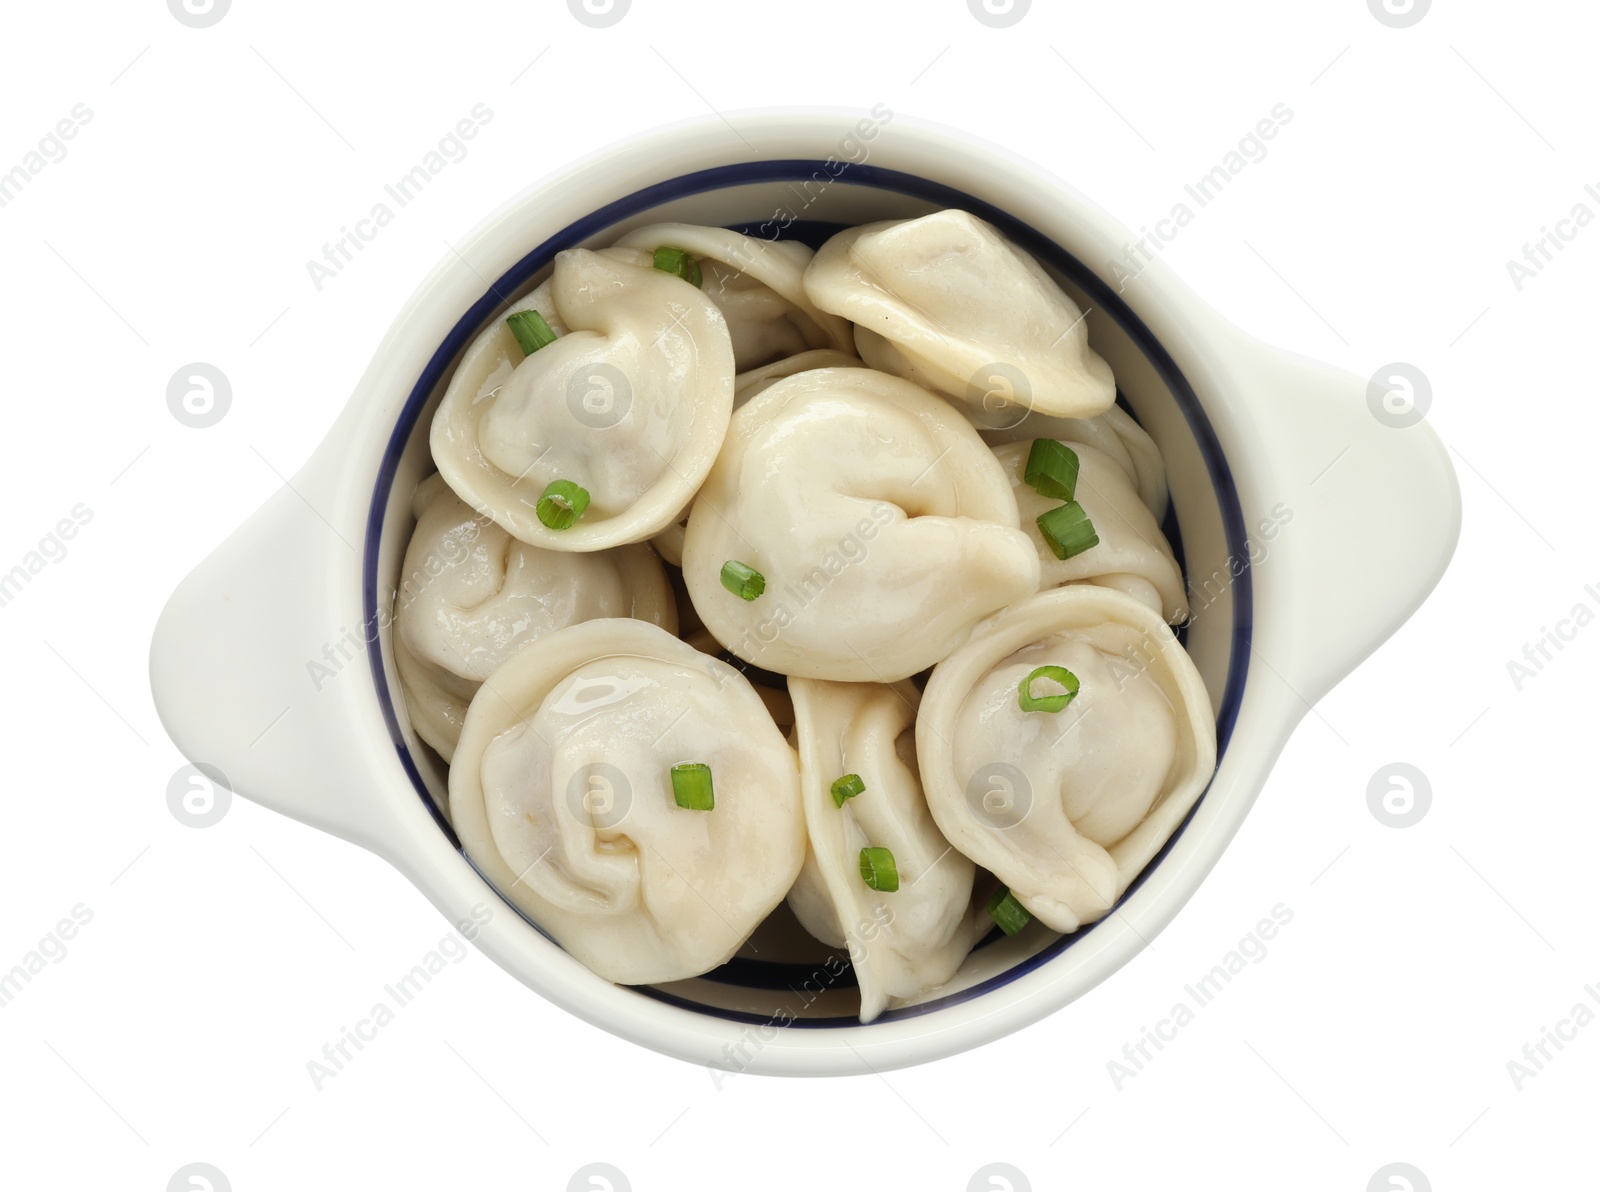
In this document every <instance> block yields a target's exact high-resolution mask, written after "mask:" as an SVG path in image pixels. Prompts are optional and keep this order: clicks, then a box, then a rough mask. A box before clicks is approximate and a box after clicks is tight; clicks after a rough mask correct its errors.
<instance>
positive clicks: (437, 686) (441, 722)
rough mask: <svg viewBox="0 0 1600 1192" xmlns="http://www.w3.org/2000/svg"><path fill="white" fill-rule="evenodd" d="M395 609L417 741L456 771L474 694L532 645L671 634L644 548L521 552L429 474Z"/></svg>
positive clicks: (673, 619) (654, 565) (661, 588)
mask: <svg viewBox="0 0 1600 1192" xmlns="http://www.w3.org/2000/svg"><path fill="white" fill-rule="evenodd" d="M412 512H413V513H414V514H415V516H416V518H417V528H416V530H415V531H413V533H412V535H411V543H410V545H409V546H407V547H406V557H405V568H404V570H403V572H402V573H401V585H400V589H399V591H398V592H397V593H396V595H395V603H394V618H395V619H394V629H395V633H394V641H395V665H396V666H397V667H398V669H399V671H400V682H401V685H402V686H403V688H404V690H405V697H406V708H407V709H408V710H409V711H410V713H411V725H412V727H413V728H415V729H416V731H417V735H418V736H419V737H421V738H422V739H423V740H424V741H426V742H427V743H428V744H429V745H431V746H433V748H434V749H436V750H438V752H439V754H440V755H441V756H442V757H443V758H444V759H445V761H449V760H450V758H451V756H452V755H453V754H454V753H455V747H456V740H457V738H459V737H460V735H461V722H462V720H463V718H464V717H465V716H466V714H467V705H468V704H469V703H470V702H471V701H472V697H473V695H474V694H475V693H476V692H477V690H478V686H479V684H481V683H482V682H483V681H484V680H485V679H487V678H488V677H489V676H490V675H491V674H492V673H493V672H494V670H495V669H496V668H497V667H498V666H499V665H500V664H501V663H503V662H504V661H505V660H506V659H508V658H510V657H511V656H512V655H513V654H515V653H517V652H518V651H519V650H522V649H524V648H525V647H526V646H527V645H528V644H529V643H530V642H533V641H536V640H538V639H539V638H540V637H541V636H543V635H544V634H547V633H550V632H552V631H553V630H556V629H561V628H563V627H565V626H567V625H572V624H575V623H577V622H579V621H589V620H594V619H595V618H598V617H639V618H641V619H643V620H646V621H651V622H653V623H654V624H657V625H660V626H662V627H663V628H664V629H667V630H670V631H674V632H675V631H676V630H677V627H678V614H677V608H676V606H675V604H674V602H673V599H672V589H671V588H670V587H669V586H668V584H667V577H666V574H665V572H663V571H662V569H661V563H660V561H659V560H658V559H657V558H656V557H655V555H654V554H653V553H651V551H650V548H649V547H647V546H643V545H634V546H622V547H617V548H616V549H615V550H609V551H596V552H592V553H588V554H572V553H569V552H563V551H547V550H540V549H539V548H538V547H536V546H529V545H528V544H527V543H525V542H518V541H517V540H516V539H515V538H512V537H511V535H509V534H507V533H506V532H505V531H504V530H503V529H501V528H500V527H499V526H497V525H495V524H494V523H493V522H492V521H490V520H489V519H488V518H486V517H481V516H479V515H478V514H476V513H474V512H473V511H472V509H471V507H470V506H469V505H467V504H466V503H465V502H464V501H462V500H461V498H459V497H458V496H456V495H455V493H453V492H451V491H450V489H449V487H448V486H446V484H445V482H444V478H443V477H442V476H438V475H433V476H430V477H428V479H426V480H424V481H423V482H422V483H421V484H420V485H418V486H417V491H416V495H415V496H414V497H413V498H412Z"/></svg>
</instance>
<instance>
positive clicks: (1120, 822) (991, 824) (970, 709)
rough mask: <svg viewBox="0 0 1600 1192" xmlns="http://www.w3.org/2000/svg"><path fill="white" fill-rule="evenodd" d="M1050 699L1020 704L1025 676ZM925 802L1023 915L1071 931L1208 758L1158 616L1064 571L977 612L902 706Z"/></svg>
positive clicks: (1130, 868) (1192, 676) (1159, 841)
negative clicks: (989, 611)
mask: <svg viewBox="0 0 1600 1192" xmlns="http://www.w3.org/2000/svg"><path fill="white" fill-rule="evenodd" d="M1041 667H1052V668H1064V669H1065V670H1066V671H1067V672H1070V674H1071V675H1072V676H1075V678H1076V680H1077V683H1078V684H1079V687H1078V691H1077V694H1076V696H1075V697H1073V698H1072V699H1071V700H1070V702H1068V703H1066V706H1065V707H1064V708H1062V709H1060V710H1057V711H1049V710H1036V711H1025V710H1023V706H1022V705H1023V694H1022V692H1021V691H1020V690H1019V687H1021V686H1022V685H1023V684H1024V683H1025V682H1026V683H1028V686H1029V692H1030V694H1031V695H1032V696H1034V697H1044V698H1045V699H1048V698H1049V697H1050V696H1052V695H1054V696H1056V697H1057V698H1059V696H1060V695H1061V694H1062V692H1063V687H1069V686H1070V684H1062V685H1057V683H1056V682H1055V681H1054V680H1053V679H1051V678H1050V677H1048V676H1040V677H1036V678H1032V679H1031V681H1030V676H1033V675H1035V673H1036V672H1037V670H1038V668H1041ZM917 759H918V761H919V762H920V766H921V773H922V782H923V787H924V789H925V791H926V793H927V797H928V806H929V807H930V808H931V810H932V811H933V817H934V819H935V820H936V821H937V822H938V825H939V828H940V830H941V831H943V832H944V834H945V836H946V837H947V838H948V839H949V841H950V843H951V844H953V845H955V847H956V848H958V849H959V850H961V852H962V853H964V854H966V856H968V857H970V858H971V859H972V860H973V861H975V862H976V863H977V864H978V865H980V866H982V867H983V868H985V869H987V870H989V871H990V872H991V873H993V874H995V876H997V877H998V878H999V879H1000V880H1001V881H1002V882H1004V883H1005V884H1006V885H1007V886H1009V887H1010V888H1011V893H1012V894H1013V895H1014V896H1015V897H1016V899H1017V900H1018V901H1019V902H1020V903H1022V905H1023V906H1024V907H1025V908H1027V910H1028V911H1029V912H1031V913H1032V914H1033V915H1034V916H1035V917H1036V918H1038V919H1040V920H1041V921H1043V922H1044V923H1045V924H1046V925H1047V926H1049V927H1051V928H1053V929H1054V930H1056V931H1062V932H1071V931H1076V930H1077V929H1078V928H1079V927H1080V926H1082V925H1083V924H1085V923H1092V922H1094V921H1095V920H1097V919H1099V918H1100V917H1102V916H1103V915H1105V914H1106V912H1107V911H1109V910H1110V909H1111V907H1112V906H1113V905H1114V904H1115V903H1116V900H1117V899H1118V898H1119V897H1121V895H1122V894H1123V892H1124V891H1125V890H1126V889H1127V888H1128V885H1129V883H1131V882H1132V881H1133V879H1134V878H1135V877H1136V876H1137V875H1138V874H1139V873H1140V871H1141V870H1143V869H1144V867H1145V865H1147V864H1148V863H1149V861H1150V859H1151V858H1152V857H1153V856H1155V854H1156V853H1157V852H1158V851H1159V850H1160V849H1161V846H1162V845H1163V844H1165V843H1166V841H1167V838H1168V837H1169V836H1171V835H1172V833H1173V831H1174V830H1175V829H1176V828H1177V826H1178V824H1179V823H1180V822H1182V820H1183V817H1184V816H1185V815H1187V814H1188V812H1189V809H1190V808H1191V807H1192V806H1193V805H1194V803H1195V800H1197V799H1198V798H1199V797H1200V794H1201V792H1203V791H1204V790H1205V788H1206V785H1207V783H1209V782H1210V780H1211V775H1212V771H1213V770H1214V769H1215V768H1216V760H1217V740H1216V726H1215V722H1214V720H1213V719H1212V713H1211V702H1210V700H1209V698H1208V697H1207V695H1206V689H1205V685H1204V683H1203V682H1202V681H1201V679H1200V675H1199V672H1197V671H1196V670H1195V666H1194V663H1193V662H1191V661H1190V659H1189V655H1188V654H1186V653H1185V652H1184V650H1183V647H1182V646H1180V645H1179V644H1178V641H1177V639H1176V638H1175V637H1173V635H1172V630H1171V629H1169V628H1168V627H1167V625H1166V623H1165V622H1164V621H1163V620H1162V619H1161V617H1160V616H1159V615H1158V614H1156V613H1153V612H1151V611H1150V609H1149V608H1147V607H1146V606H1145V605H1143V604H1141V603H1140V602H1139V601H1137V600H1135V599H1133V598H1132V597H1129V596H1126V595H1124V594H1123V593H1121V592H1114V591H1110V590H1108V589H1103V588H1095V587H1087V586H1070V587H1065V588H1057V589H1055V590H1053V591H1050V592H1044V593H1041V594H1039V595H1037V596H1034V597H1032V598H1031V599H1028V600H1025V601H1023V602H1021V603H1020V604H1016V605H1013V606H1012V607H1011V608H1008V609H1006V610H1005V611H1003V612H1001V613H999V614H997V615H996V616H994V617H991V618H990V619H989V620H987V621H985V622H984V623H983V624H982V625H979V626H978V628H977V629H976V630H974V631H973V635H972V639H971V640H970V641H969V642H967V644H966V645H964V646H962V647H961V648H960V649H959V650H957V651H956V652H955V653H954V654H952V655H951V656H950V657H949V658H947V659H946V660H945V661H944V662H941V663H940V664H939V665H938V666H937V667H935V668H934V672H933V675H932V677H931V678H930V679H929V680H928V686H927V690H926V691H925V692H924V693H923V697H922V711H921V714H920V716H919V717H918V721H917Z"/></svg>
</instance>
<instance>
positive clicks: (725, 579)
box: [722, 559, 767, 600]
mask: <svg viewBox="0 0 1600 1192" xmlns="http://www.w3.org/2000/svg"><path fill="white" fill-rule="evenodd" d="M722 586H723V587H724V588H727V589H728V591H730V592H732V593H733V594H734V595H735V596H737V597H738V598H739V599H740V600H754V599H755V598H756V597H757V596H759V595H761V593H763V592H765V591H766V590H767V577H766V576H764V575H762V574H761V572H759V571H757V570H756V569H755V568H754V567H746V566H745V565H744V564H743V563H741V562H739V560H738V559H729V560H728V561H727V562H726V563H724V564H723V565H722Z"/></svg>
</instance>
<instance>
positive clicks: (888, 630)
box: [683, 368, 1039, 683]
mask: <svg viewBox="0 0 1600 1192" xmlns="http://www.w3.org/2000/svg"><path fill="white" fill-rule="evenodd" d="M1016 510H1017V502H1016V499H1015V498H1014V497H1013V496H1012V495H1011V485H1010V484H1009V482H1008V481H1007V480H1006V476H1005V473H1004V471H1003V470H1002V469H1001V467H1000V464H999V462H998V461H997V460H996V459H995V457H994V455H993V453H992V452H991V451H990V450H989V448H987V447H986V446H984V444H983V441H982V440H981V439H980V438H978V433H977V432H976V431H975V430H973V429H972V427H971V426H970V425H969V424H968V423H967V422H966V420H965V419H964V418H962V417H961V415H960V414H959V413H957V412H956V411H955V410H954V409H953V408H952V407H951V406H950V405H949V403H947V402H944V401H941V400H940V399H938V398H936V397H934V396H932V395H931V394H929V393H926V392H925V391H923V390H922V389H919V388H918V387H917V386H915V385H913V384H911V383H910V382H908V381H903V380H901V379H899V378H898V377H891V376H887V375H885V374H883V373H879V372H874V371H872V370H870V369H864V368H825V369H814V370H812V371H810V372H803V373H800V374H798V375H796V376H793V377H789V378H787V379H785V380H782V381H779V382H778V383H776V384H775V385H773V386H772V387H771V388H770V389H767V390H766V391H765V392H764V393H761V394H759V395H757V396H756V397H755V398H753V399H751V401H750V402H749V403H748V404H747V405H745V406H743V407H741V408H740V409H739V410H738V411H737V412H736V413H735V414H734V416H733V421H732V423H731V425H730V428H729V433H728V440H727V442H726V444H725V445H724V447H723V451H722V454H721V455H720V456H718V458H717V463H716V466H715V467H714V468H713V469H712V471H711V475H710V476H709V477H708V478H707V480H706V484H705V487H704V488H703V489H702V490H701V492H700V495H699V496H698V497H697V498H696V500H695V503H694V506H693V508H692V509H691V511H690V514H689V528H688V530H687V532H686V534H685V537H684V545H683V572H684V581H685V583H686V584H687V585H688V589H689V595H690V596H691V598H692V599H693V601H694V605H695V608H696V609H697V610H698V611H699V613H700V616H701V618H702V619H703V620H704V621H705V625H706V628H708V629H709V630H711V632H712V634H713V635H714V636H715V637H716V639H717V640H718V641H720V642H721V643H722V644H723V645H724V646H726V647H727V648H728V649H729V650H731V651H732V652H733V653H734V654H737V655H738V656H739V657H740V658H743V659H745V660H746V661H748V662H753V663H754V664H755V665H757V666H760V667H763V668H765V669H766V670H770V671H777V672H779V673H782V674H786V675H799V676H801V677H804V678H813V679H833V680H837V681H842V682H873V681H875V682H884V683H888V682H894V681H895V680H898V679H904V678H908V677H909V676H911V675H914V674H916V673H917V672H918V671H921V670H924V669H926V668H927V667H929V666H932V665H933V664H934V663H935V662H937V661H938V660H939V659H941V658H943V657H944V656H945V655H946V654H948V653H949V652H950V651H951V650H953V649H954V648H955V647H956V646H957V645H959V644H960V643H961V642H962V641H963V640H965V638H966V636H967V634H968V632H969V631H970V630H971V628H972V626H973V625H975V624H976V623H977V622H978V621H980V620H982V619H983V618H984V617H986V616H988V615H989V614H990V613H992V612H994V611H995V610H996V609H998V608H1002V607H1004V606H1005V605H1007V604H1009V603H1011V602H1012V601H1013V600H1017V599H1020V598H1021V597H1023V596H1025V595H1027V594H1028V593H1030V592H1033V591H1036V590H1037V588H1038V584H1039V557H1038V554H1037V552H1036V551H1035V550H1034V548H1033V544H1032V543H1031V542H1030V541H1029V540H1028V537H1027V535H1026V534H1024V533H1023V532H1022V531H1021V530H1019V529H1018V528H1017V512H1016ZM727 565H731V567H732V569H733V572H734V573H736V574H743V573H744V571H746V570H747V571H749V572H751V573H754V574H755V575H756V576H757V577H758V579H759V581H760V584H759V586H760V588H761V591H760V594H759V595H755V596H754V598H752V599H745V598H743V597H742V596H741V595H739V594H736V593H735V592H734V591H732V590H730V589H729V588H728V587H727V586H725V578H724V577H725V575H726V574H728V573H729V572H728V566H727ZM756 586H757V585H756V584H755V582H754V581H752V582H751V585H750V587H749V591H752V592H753V591H754V589H755V587H756Z"/></svg>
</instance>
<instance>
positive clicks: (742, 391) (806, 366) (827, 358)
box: [733, 348, 866, 410]
mask: <svg viewBox="0 0 1600 1192" xmlns="http://www.w3.org/2000/svg"><path fill="white" fill-rule="evenodd" d="M865 367H866V365H864V364H863V363H862V362H861V361H860V359H858V358H857V357H855V356H852V355H851V354H850V353H849V352H840V351H837V350H835V349H833V348H817V349H816V350H815V351H811V352H801V353H800V354H799V355H796V356H785V357H784V358H783V359H782V360H774V361H773V362H772V363H771V364H764V365H762V366H761V367H760V368H752V369H751V370H750V371H749V372H742V373H740V374H739V375H738V376H736V377H734V378H733V408H734V409H736V410H737V409H738V408H739V407H740V406H742V405H744V403H745V402H747V401H749V400H750V399H751V398H752V397H754V396H755V395H756V394H758V393H762V392H764V391H765V390H767V389H768V388H770V387H771V386H772V385H774V384H776V383H777V382H778V381H781V380H783V378H784V377H792V376H794V375H795V373H803V372H808V371H810V370H811V369H813V368H865Z"/></svg>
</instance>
